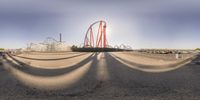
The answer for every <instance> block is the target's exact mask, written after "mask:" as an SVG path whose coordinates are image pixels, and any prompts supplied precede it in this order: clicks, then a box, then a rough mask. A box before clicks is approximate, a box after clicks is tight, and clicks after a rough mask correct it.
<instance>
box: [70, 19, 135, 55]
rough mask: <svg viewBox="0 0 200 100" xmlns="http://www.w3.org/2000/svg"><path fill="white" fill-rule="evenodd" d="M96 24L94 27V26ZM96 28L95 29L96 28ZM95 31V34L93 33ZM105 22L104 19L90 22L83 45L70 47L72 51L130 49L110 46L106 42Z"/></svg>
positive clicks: (128, 49)
mask: <svg viewBox="0 0 200 100" xmlns="http://www.w3.org/2000/svg"><path fill="white" fill-rule="evenodd" d="M95 26H96V27H95ZM96 28H97V29H96ZM95 33H96V34H95ZM106 34H107V33H106V22H105V21H102V20H100V21H96V22H94V23H92V24H91V25H90V26H89V28H88V29H87V32H86V35H85V38H84V43H83V47H79V48H77V47H75V48H73V47H72V50H73V51H79V52H81V51H84V52H106V51H109V52H110V51H130V50H131V49H130V48H125V47H126V46H125V45H123V48H121V47H122V46H117V48H115V47H116V46H115V47H111V46H110V45H109V44H108V40H107V36H106Z"/></svg>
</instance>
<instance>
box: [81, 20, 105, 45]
mask: <svg viewBox="0 0 200 100" xmlns="http://www.w3.org/2000/svg"><path fill="white" fill-rule="evenodd" d="M95 25H98V32H97V34H96V41H95V39H94V36H95V34H94V33H96V32H95V31H94V30H95V29H94V26H95ZM94 42H95V43H96V44H95V43H94ZM107 46H108V41H107V37H106V22H105V21H97V22H94V23H93V24H91V25H90V27H89V28H88V30H87V32H86V35H85V40H84V48H95V47H96V48H107Z"/></svg>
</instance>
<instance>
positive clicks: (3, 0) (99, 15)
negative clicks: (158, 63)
mask: <svg viewBox="0 0 200 100" xmlns="http://www.w3.org/2000/svg"><path fill="white" fill-rule="evenodd" d="M199 9H200V2H199V1H198V0H0V35H1V36H0V41H1V42H0V47H4V48H21V47H26V45H27V43H30V42H36V43H39V42H42V41H43V40H44V39H45V38H46V37H49V36H50V37H54V38H56V39H58V38H59V37H58V35H59V33H62V34H63V40H64V41H66V43H67V44H69V45H73V44H75V45H80V44H81V43H83V41H84V36H85V32H86V31H87V28H88V27H89V25H90V24H91V23H93V22H95V21H98V20H105V21H106V22H107V28H108V33H107V34H108V42H109V44H110V45H112V46H114V45H120V44H126V45H130V46H132V47H133V48H196V47H200V44H199V43H200V39H199V38H200V11H199Z"/></svg>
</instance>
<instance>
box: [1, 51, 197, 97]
mask: <svg viewBox="0 0 200 100" xmlns="http://www.w3.org/2000/svg"><path fill="white" fill-rule="evenodd" d="M85 56H86V55H80V56H77V57H80V59H81V58H82V59H81V62H79V63H77V64H75V65H72V66H70V67H69V66H66V68H65V67H63V68H56V69H53V70H52V69H45V68H37V67H34V66H29V65H20V64H19V65H16V64H14V63H12V62H11V61H8V60H6V59H3V60H1V65H0V99H1V100H102V99H104V100H105V99H106V100H199V98H200V77H199V75H200V67H199V66H200V65H199V64H197V63H196V62H198V61H199V60H200V57H199V56H198V57H194V58H193V59H191V61H189V62H183V63H182V64H180V65H179V67H176V66H168V67H175V68H174V69H171V70H167V71H160V72H147V71H143V70H139V69H138V68H139V67H138V65H136V64H135V63H130V62H133V61H135V60H133V61H132V59H136V58H134V57H132V58H129V57H127V56H124V55H123V54H113V53H95V54H92V55H91V56H87V57H85ZM77 57H73V58H70V59H74V60H77ZM84 57H85V58H84ZM65 60H66V62H68V60H69V59H65ZM127 60H128V61H127ZM57 63H59V61H58V62H57ZM127 63H128V64H127ZM145 63H146V62H145ZM159 63H160V62H159ZM158 65H159V64H158ZM164 65H165V64H164ZM134 66H135V67H134ZM161 67H162V66H161ZM142 69H144V67H143V68H142ZM148 69H149V68H148ZM151 69H152V70H157V69H158V68H157V67H156V69H155V68H153V67H152V68H151ZM161 69H163V68H161Z"/></svg>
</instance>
